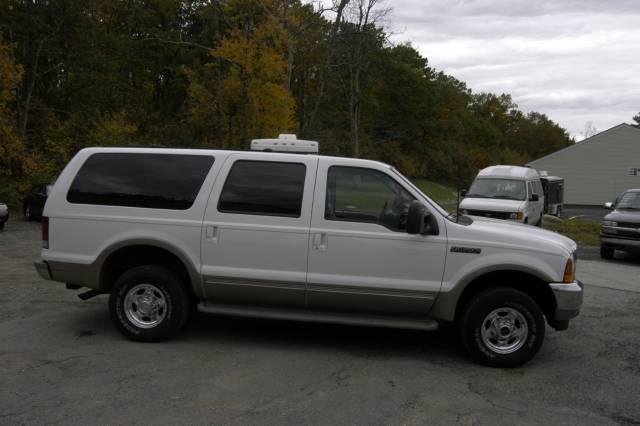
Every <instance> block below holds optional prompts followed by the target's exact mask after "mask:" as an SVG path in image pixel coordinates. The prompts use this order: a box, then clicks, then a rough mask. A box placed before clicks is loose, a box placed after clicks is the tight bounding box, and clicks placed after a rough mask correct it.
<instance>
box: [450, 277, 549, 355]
mask: <svg viewBox="0 0 640 426" xmlns="http://www.w3.org/2000/svg"><path fill="white" fill-rule="evenodd" d="M460 332H461V337H462V342H463V344H464V345H465V347H466V348H467V350H468V351H469V353H470V354H471V355H472V356H473V357H474V358H475V359H476V360H477V361H479V362H481V363H482V364H485V365H489V366H492V367H516V366H519V365H522V364H524V363H525V362H527V361H529V360H530V359H531V358H533V356H534V355H535V354H536V353H537V352H538V350H539V349H540V346H542V341H543V340H544V334H545V322H544V316H543V314H542V311H541V309H540V307H539V306H538V304H537V303H536V302H535V301H534V300H533V299H532V298H531V297H529V296H528V295H526V294H525V293H523V292H521V291H518V290H515V289H512V288H507V287H498V288H492V289H489V290H485V291H483V292H481V293H479V294H478V295H476V296H475V297H474V298H473V299H472V300H471V302H470V303H469V304H468V305H467V308H466V310H465V311H464V312H463V316H462V321H461V322H460Z"/></svg>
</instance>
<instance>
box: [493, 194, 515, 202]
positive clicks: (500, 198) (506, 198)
mask: <svg viewBox="0 0 640 426" xmlns="http://www.w3.org/2000/svg"><path fill="white" fill-rule="evenodd" d="M491 198H495V199H496V200H515V201H519V200H520V199H519V198H516V197H509V196H508V195H494V196H493V197H491ZM520 201H521V200H520Z"/></svg>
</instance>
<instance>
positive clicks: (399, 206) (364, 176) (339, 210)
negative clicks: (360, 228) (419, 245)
mask: <svg viewBox="0 0 640 426" xmlns="http://www.w3.org/2000/svg"><path fill="white" fill-rule="evenodd" d="M414 199H415V198H414V197H413V196H412V195H411V194H409V192H407V190H405V189H404V188H403V187H402V186H401V185H400V184H399V183H397V182H396V181H395V180H394V179H392V178H391V177H389V176H387V175H386V174H384V173H382V172H379V171H377V170H373V169H365V168H359V167H340V166H333V167H330V168H329V173H328V176H327V196H326V203H325V219H327V220H341V221H348V222H367V223H375V224H378V225H382V226H384V227H386V228H389V229H391V230H393V231H402V230H405V229H406V226H407V212H408V210H409V204H410V203H411V201H413V200H414Z"/></svg>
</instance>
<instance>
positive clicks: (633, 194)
mask: <svg viewBox="0 0 640 426" xmlns="http://www.w3.org/2000/svg"><path fill="white" fill-rule="evenodd" d="M604 207H605V208H607V209H610V210H613V211H612V212H611V213H609V214H607V215H606V216H605V217H604V219H603V220H602V232H601V233H600V257H602V258H603V259H613V256H614V254H615V251H616V250H622V251H640V189H627V190H626V191H624V192H623V193H622V194H620V196H619V197H618V198H616V200H615V201H614V202H608V203H605V205H604Z"/></svg>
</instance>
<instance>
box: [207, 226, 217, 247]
mask: <svg viewBox="0 0 640 426" xmlns="http://www.w3.org/2000/svg"><path fill="white" fill-rule="evenodd" d="M219 235H220V227H218V226H207V227H206V230H205V238H206V239H207V240H209V241H211V242H214V243H217V242H218V236H219Z"/></svg>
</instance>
